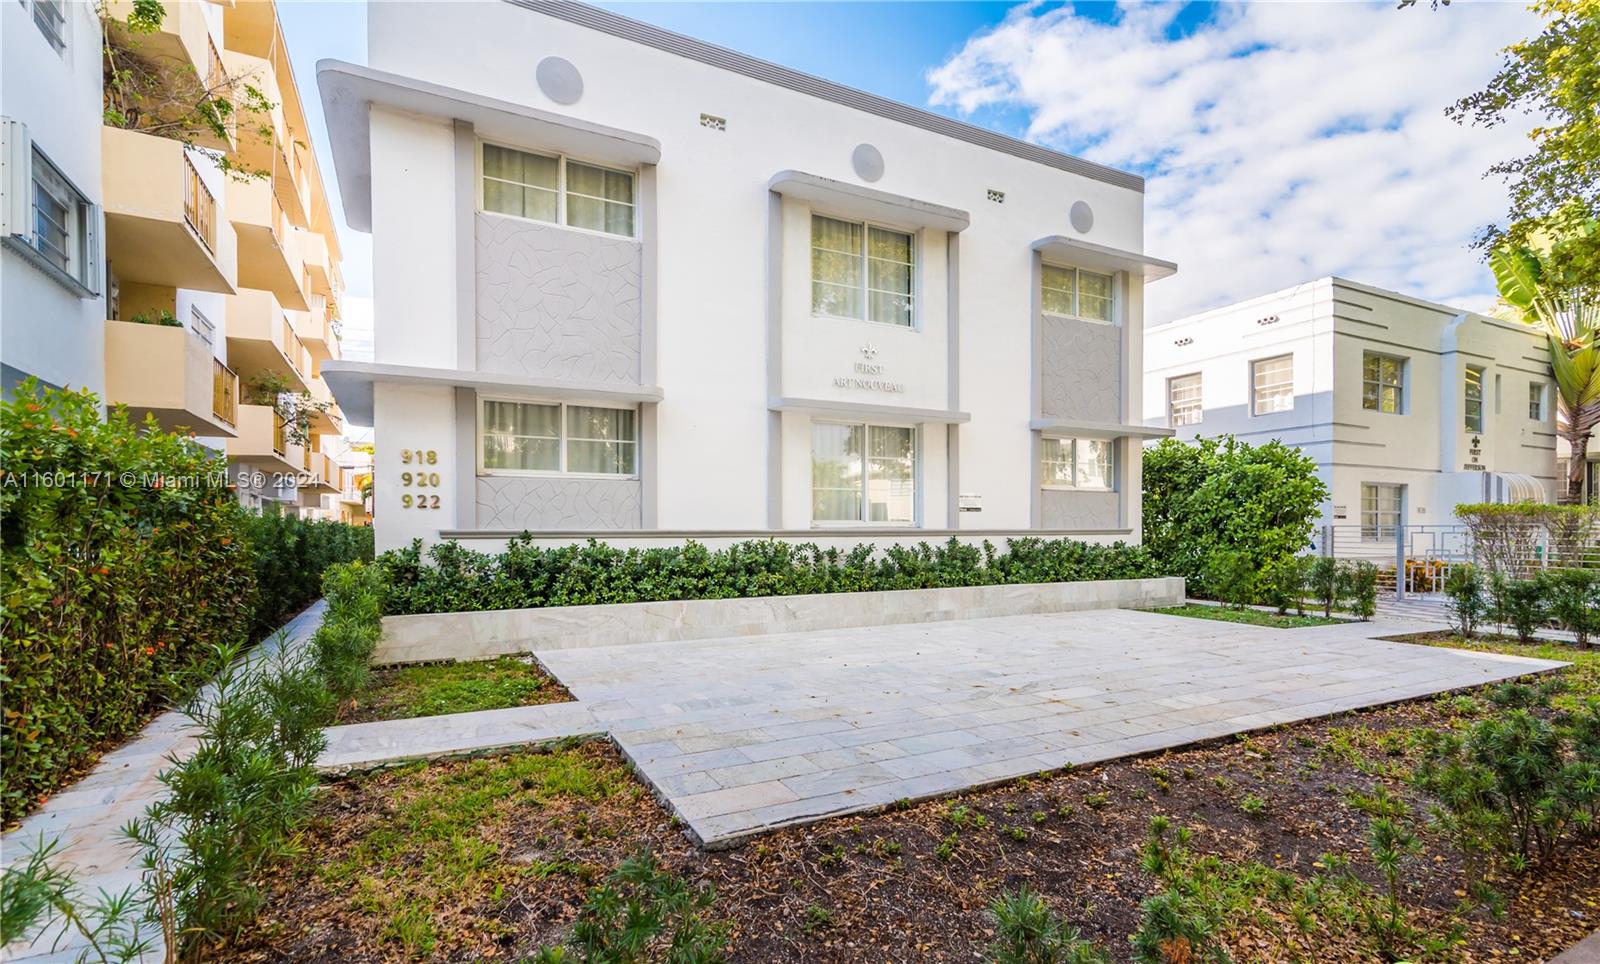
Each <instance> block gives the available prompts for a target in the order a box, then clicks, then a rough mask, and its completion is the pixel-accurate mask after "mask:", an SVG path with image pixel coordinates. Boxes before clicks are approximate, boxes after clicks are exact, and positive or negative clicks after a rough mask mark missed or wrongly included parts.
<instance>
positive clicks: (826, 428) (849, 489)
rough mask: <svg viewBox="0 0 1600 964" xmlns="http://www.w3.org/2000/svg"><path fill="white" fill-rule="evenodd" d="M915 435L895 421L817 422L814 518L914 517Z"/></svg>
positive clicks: (813, 439) (813, 448)
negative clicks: (864, 422)
mask: <svg viewBox="0 0 1600 964" xmlns="http://www.w3.org/2000/svg"><path fill="white" fill-rule="evenodd" d="M915 434H916V433H915V431H914V430H913V429H910V428H904V427H899V426H892V425H842V424H838V423H835V422H813V423H812V424H811V519H812V521H813V522H878V523H894V524H910V523H912V522H914V521H915V519H916V490H917V453H916V444H915Z"/></svg>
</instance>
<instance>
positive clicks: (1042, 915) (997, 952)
mask: <svg viewBox="0 0 1600 964" xmlns="http://www.w3.org/2000/svg"><path fill="white" fill-rule="evenodd" d="M989 916H990V917H992V918H993V919H994V929H995V940H994V942H993V943H992V944H990V945H989V947H988V950H987V952H986V954H985V955H984V959H985V960H988V961H992V962H994V964H1104V962H1108V961H1110V960H1111V958H1110V956H1109V955H1107V954H1106V953H1105V952H1104V951H1102V950H1101V949H1100V948H1099V947H1097V946H1095V944H1094V942H1093V941H1089V940H1085V939H1084V937H1083V935H1081V934H1080V933H1079V932H1078V929H1077V928H1076V927H1069V926H1067V925H1066V924H1065V923H1064V922H1063V921H1062V920H1061V918H1059V917H1058V916H1056V913H1055V911H1053V910H1051V909H1050V905H1048V904H1046V903H1045V902H1044V898H1042V897H1040V896H1039V895H1038V894H1036V893H1034V892H1033V891H1032V890H1029V889H1028V886H1027V885H1026V884H1024V885H1023V886H1021V887H1019V888H1017V889H1016V890H1014V891H1010V892H1009V893H1005V894H1002V895H1000V896H999V897H997V898H995V901H994V903H992V904H990V905H989Z"/></svg>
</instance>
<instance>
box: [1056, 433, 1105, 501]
mask: <svg viewBox="0 0 1600 964" xmlns="http://www.w3.org/2000/svg"><path fill="white" fill-rule="evenodd" d="M1040 442H1041V443H1042V445H1041V453H1042V455H1041V458H1040V465H1039V470H1040V471H1039V484H1040V485H1042V486H1044V487H1045V488H1047V489H1102V490H1110V489H1111V488H1113V487H1114V486H1113V484H1112V483H1113V481H1114V480H1115V478H1116V476H1115V474H1114V472H1113V463H1112V457H1111V448H1112V442H1111V440H1110V439H1101V438H1076V439H1074V438H1049V437H1046V438H1043V439H1040Z"/></svg>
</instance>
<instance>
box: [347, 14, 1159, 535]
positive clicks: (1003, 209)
mask: <svg viewBox="0 0 1600 964" xmlns="http://www.w3.org/2000/svg"><path fill="white" fill-rule="evenodd" d="M463 50H471V51H472V56H470V57H463V56H460V55H459V52H460V51H463ZM368 57H369V60H370V66H368V67H359V66H354V65H350V64H345V63H338V62H324V63H323V64H322V65H321V66H320V69H319V78H318V79H319V83H320V85H321V89H322V98H323V104H324V109H325V114H326V116H327V118H328V124H329V128H330V131H331V138H332V141H331V143H332V146H333V152H334V158H335V165H336V168H337V176H338V179H339V184H340V188H341V194H342V197H343V201H344V208H345V212H346V215H347V218H348V220H349V223H350V226H351V227H352V228H355V229H356V230H361V231H370V232H371V233H372V236H373V272H374V287H375V293H374V294H375V360H374V361H373V362H370V363H362V362H354V361H348V360H347V361H336V362H329V363H327V364H325V365H324V366H323V369H322V370H323V374H324V375H325V377H326V378H327V380H328V382H329V384H330V385H331V386H332V387H333V389H334V392H335V394H336V396H337V397H338V399H339V402H340V404H341V406H342V407H343V408H344V411H345V412H346V413H347V414H348V415H349V416H350V418H351V420H352V421H353V422H355V423H357V424H365V423H367V420H369V419H370V420H371V424H373V426H374V428H375V444H376V464H375V467H374V471H375V483H374V486H375V499H374V502H375V507H374V514H375V525H376V527H377V541H378V546H379V548H380V549H384V548H390V547H394V546H399V545H404V544H407V543H409V542H410V541H411V540H412V539H417V538H420V539H423V540H426V541H430V542H431V541H436V540H439V539H441V538H456V539H461V540H464V541H467V542H468V543H469V544H472V545H474V546H475V547H477V548H489V547H490V546H489V545H488V544H489V543H493V542H497V541H503V540H504V539H505V538H507V537H508V536H509V535H513V534H516V533H520V532H521V531H523V530H531V531H533V532H535V533H536V534H537V535H538V536H539V537H540V538H542V539H549V540H568V539H572V538H579V537H582V536H585V535H589V534H603V535H608V536H610V537H612V538H613V540H614V541H618V542H627V541H629V540H630V539H631V540H632V541H634V542H643V541H649V540H651V539H663V540H664V539H668V538H673V539H681V538H684V537H689V536H692V537H695V538H701V539H706V540H708V541H710V542H712V543H715V542H716V541H717V540H718V539H731V538H736V537H748V536H760V535H768V534H774V533H781V534H795V533H798V534H804V535H805V536H806V537H808V538H812V537H815V538H818V541H823V542H829V541H832V542H836V543H838V542H844V543H853V542H855V541H877V542H880V543H881V542H885V541H890V540H894V539H900V538H908V539H913V540H916V539H924V538H941V537H943V536H944V535H947V534H955V533H959V534H962V535H964V536H970V537H974V538H975V537H977V536H979V535H990V536H993V535H997V534H1006V533H1020V532H1038V533H1054V534H1070V535H1073V536H1075V537H1079V538H1085V539H1095V540H1111V539H1134V540H1136V539H1137V538H1138V533H1139V490H1140V483H1139V467H1140V444H1139V443H1140V441H1141V440H1142V439H1145V438H1148V437H1152V436H1159V435H1165V434H1170V433H1169V432H1168V431H1167V430H1166V429H1164V428H1160V427H1154V428H1152V427H1147V426H1146V425H1145V424H1144V419H1143V416H1142V412H1141V405H1142V398H1141V396H1140V393H1139V391H1138V390H1137V386H1138V379H1139V373H1140V372H1141V371H1142V370H1143V362H1142V357H1141V356H1142V352H1143V345H1144V340H1143V336H1142V330H1143V321H1144V317H1143V316H1144V298H1143V293H1144V285H1145V283H1146V282H1147V281H1150V280H1153V279H1156V278H1160V277H1163V276H1165V275H1168V274H1171V273H1172V272H1173V271H1174V270H1175V266H1174V265H1172V264H1170V263H1167V262H1164V261H1160V260H1158V259H1155V258H1151V257H1148V256H1146V255H1145V254H1144V253H1143V209H1144V195H1143V182H1142V180H1141V179H1140V178H1138V177H1137V176H1134V175H1131V174H1128V173H1125V172H1121V171H1116V170H1111V169H1108V168H1104V167H1101V166H1098V165H1095V164H1091V163H1088V162H1086V161H1083V160H1081V159H1078V158H1075V157H1071V156H1068V155H1064V154H1060V153H1056V152H1053V151H1049V150H1045V149H1042V148H1039V147H1037V146H1034V145H1031V144H1027V143H1023V142H1020V141H1016V140H1012V139H1009V138H1006V137H1002V136H1000V135H997V134H995V133H993V132H990V131H987V130H983V129H980V128H976V127H973V126H970V125H967V124H963V123H959V122H957V121H953V120H950V119H949V118H945V117H942V116H937V115H933V114H930V113H927V112H924V111H921V110H918V109H916V108H912V107H908V106H905V105H902V104H897V103H893V102H890V101H887V100H884V99H882V98H879V97H875V96H873V95H870V94H866V93H863V92H861V91H857V90H852V89H849V88H846V87H843V86H840V85H838V84H834V83H830V82H828V81H826V80H822V79H820V78H816V77H811V76H807V75H803V74H800V73H797V72H795V71H792V70H789V69H786V68H783V67H780V66H777V65H775V64H770V63H766V62H763V61H759V60H756V59H753V58H750V57H747V56H744V55H742V54H739V53H737V52H735V51H731V50H726V49H723V48H719V47H714V46H712V45H709V44H706V43H702V42H700V41H697V40H694V39H692V38H689V37H684V36H681V35H678V34H673V33H669V32H667V31H664V30H660V29H658V28H655V27H652V26H648V25H646V24H643V23H639V22H636V21H633V20H630V19H628V18H625V17H622V16H619V15H616V14H613V13H610V12H607V11H604V10H600V9H596V8H593V7H588V6H584V5H581V4H576V3H547V2H535V0H514V2H497V3H472V4H447V5H446V4H437V3H400V2H377V3H371V4H369V6H368ZM1130 387H1131V390H1130Z"/></svg>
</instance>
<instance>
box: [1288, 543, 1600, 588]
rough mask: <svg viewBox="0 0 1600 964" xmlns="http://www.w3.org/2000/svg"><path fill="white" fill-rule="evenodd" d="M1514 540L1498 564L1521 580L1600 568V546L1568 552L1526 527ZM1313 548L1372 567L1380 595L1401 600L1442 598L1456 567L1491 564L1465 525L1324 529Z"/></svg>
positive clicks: (1571, 548)
mask: <svg viewBox="0 0 1600 964" xmlns="http://www.w3.org/2000/svg"><path fill="white" fill-rule="evenodd" d="M1511 541H1512V542H1514V543H1516V545H1515V548H1514V551H1511V552H1509V553H1508V552H1501V553H1499V557H1500V560H1501V561H1499V562H1497V563H1496V564H1495V565H1497V566H1499V567H1501V568H1504V569H1505V570H1506V571H1507V573H1508V574H1509V575H1511V576H1513V577H1516V578H1519V579H1527V578H1531V577H1532V576H1534V575H1536V574H1537V573H1538V572H1539V570H1541V569H1544V568H1546V567H1549V566H1584V567H1590V566H1600V546H1597V545H1596V544H1595V543H1594V542H1593V541H1584V542H1582V543H1581V544H1579V545H1574V546H1569V547H1568V548H1565V549H1563V548H1560V547H1559V544H1558V542H1557V541H1556V540H1553V539H1552V538H1551V536H1550V533H1549V532H1548V531H1547V530H1546V529H1545V528H1544V527H1543V526H1539V525H1529V526H1527V527H1525V528H1522V529H1520V531H1518V532H1517V533H1516V534H1515V535H1514V536H1513V537H1512V539H1511ZM1570 541H1571V540H1569V542H1570ZM1312 549H1313V551H1314V552H1315V554H1317V555H1320V556H1328V557H1331V558H1334V559H1353V560H1365V561H1367V562H1370V563H1372V564H1373V565H1374V566H1376V567H1377V569H1378V588H1379V591H1380V592H1382V593H1384V594H1386V595H1392V596H1393V597H1394V598H1395V599H1396V600H1404V599H1407V598H1412V597H1418V598H1423V599H1426V598H1429V597H1435V598H1439V597H1442V596H1443V594H1444V586H1445V580H1446V579H1447V578H1449V575H1450V570H1451V568H1453V567H1455V566H1459V565H1461V564H1463V563H1474V564H1480V565H1481V564H1483V563H1484V562H1485V560H1480V559H1478V558H1476V555H1477V553H1476V547H1475V546H1474V545H1473V539H1472V534H1471V532H1470V530H1468V528H1467V527H1466V526H1464V525H1436V526H1429V525H1405V526H1361V525H1330V526H1323V527H1322V528H1321V529H1319V530H1318V531H1317V533H1316V535H1315V537H1314V538H1313V541H1312ZM1492 555H1493V553H1491V556H1492Z"/></svg>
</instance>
